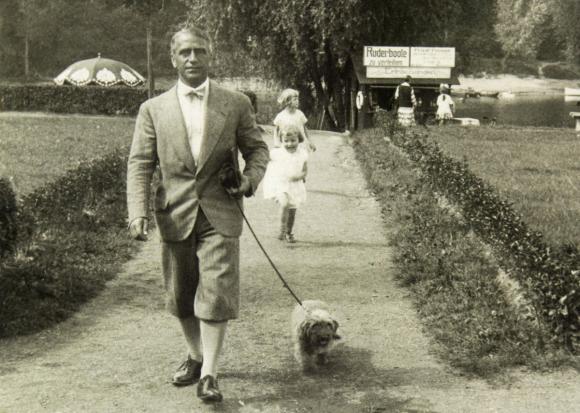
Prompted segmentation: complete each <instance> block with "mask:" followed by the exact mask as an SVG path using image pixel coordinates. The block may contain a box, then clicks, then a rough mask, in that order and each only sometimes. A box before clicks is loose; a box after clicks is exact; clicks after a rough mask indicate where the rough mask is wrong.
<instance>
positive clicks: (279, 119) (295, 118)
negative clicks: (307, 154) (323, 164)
mask: <svg viewBox="0 0 580 413" xmlns="http://www.w3.org/2000/svg"><path fill="white" fill-rule="evenodd" d="M298 98H299V93H298V91H297V90H295V89H284V90H283V91H282V93H281V94H280V97H278V104H279V105H280V106H282V107H283V109H282V111H281V112H280V113H278V114H277V115H276V117H275V118H274V122H273V123H274V126H275V127H276V129H275V130H274V147H278V146H280V145H282V141H281V139H280V128H281V127H282V126H283V125H288V124H294V125H296V126H298V128H299V129H300V142H304V144H305V145H306V147H307V148H308V149H309V150H311V151H315V150H316V146H315V145H314V144H313V143H312V142H311V141H310V139H309V137H308V132H307V129H306V122H307V121H308V119H306V116H305V115H304V113H303V112H302V111H301V110H300V109H298V105H299V99H298Z"/></svg>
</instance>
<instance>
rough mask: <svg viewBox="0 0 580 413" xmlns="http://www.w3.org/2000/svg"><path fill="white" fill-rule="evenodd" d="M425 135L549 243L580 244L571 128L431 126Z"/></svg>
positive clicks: (579, 149) (578, 181)
mask: <svg viewBox="0 0 580 413" xmlns="http://www.w3.org/2000/svg"><path fill="white" fill-rule="evenodd" d="M429 132H430V136H432V137H433V138H434V139H436V140H437V142H439V144H440V145H441V147H442V148H443V149H444V150H445V151H446V152H447V153H448V154H450V155H451V156H453V157H455V158H457V159H466V160H467V162H468V164H469V167H470V168H471V170H472V171H473V172H475V173H476V174H477V175H478V176H480V177H481V178H482V179H484V180H485V181H486V182H488V183H490V184H492V185H493V186H494V187H495V188H497V189H498V191H499V192H500V193H501V194H502V196H503V197H504V198H505V199H508V200H509V201H511V202H512V203H513V206H514V209H516V210H517V211H518V212H520V213H521V214H522V216H523V218H524V221H526V222H527V223H528V224H529V225H530V227H531V228H532V229H534V230H538V231H541V232H542V233H543V234H544V235H545V237H546V240H547V241H548V242H549V243H550V244H552V245H561V244H569V243H573V244H575V245H576V246H579V245H580V226H579V225H578V222H580V158H579V154H580V139H578V138H577V137H576V133H575V132H574V131H573V130H571V129H560V128H518V127H494V128H492V127H486V126H482V127H479V128H465V127H459V126H445V127H441V128H437V127H433V128H430V129H429Z"/></svg>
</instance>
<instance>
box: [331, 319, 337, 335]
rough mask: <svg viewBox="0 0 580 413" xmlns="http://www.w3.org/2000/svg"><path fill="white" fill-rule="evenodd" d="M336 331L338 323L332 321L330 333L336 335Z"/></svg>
mask: <svg viewBox="0 0 580 413" xmlns="http://www.w3.org/2000/svg"><path fill="white" fill-rule="evenodd" d="M336 330H338V321H336V320H332V331H334V332H335V333H336Z"/></svg>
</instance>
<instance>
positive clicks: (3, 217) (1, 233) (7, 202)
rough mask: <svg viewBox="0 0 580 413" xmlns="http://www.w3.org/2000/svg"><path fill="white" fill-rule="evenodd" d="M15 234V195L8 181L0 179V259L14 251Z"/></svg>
mask: <svg viewBox="0 0 580 413" xmlns="http://www.w3.org/2000/svg"><path fill="white" fill-rule="evenodd" d="M17 233H18V231H17V225H16V195H15V194H14V190H13V189H12V185H11V183H10V181H8V179H5V178H0V258H2V257H4V256H6V255H8V254H10V253H12V252H13V251H14V248H15V244H16V236H17Z"/></svg>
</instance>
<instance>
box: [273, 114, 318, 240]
mask: <svg viewBox="0 0 580 413" xmlns="http://www.w3.org/2000/svg"><path fill="white" fill-rule="evenodd" d="M300 133H301V131H300V128H299V127H298V126H296V125H294V124H285V125H282V126H281V128H280V140H281V146H279V147H277V148H273V149H272V150H271V151H270V163H268V169H266V175H265V176H264V184H263V189H264V198H265V199H274V200H276V202H277V203H278V205H280V233H279V235H278V239H280V240H286V241H287V242H290V243H294V242H296V240H295V238H294V234H293V232H292V229H293V227H294V221H295V219H296V210H297V209H298V207H299V206H300V205H302V204H303V203H304V202H305V201H306V185H305V181H306V175H307V173H308V151H307V150H306V149H304V148H303V147H302V146H301V145H300V144H299V142H300Z"/></svg>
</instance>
